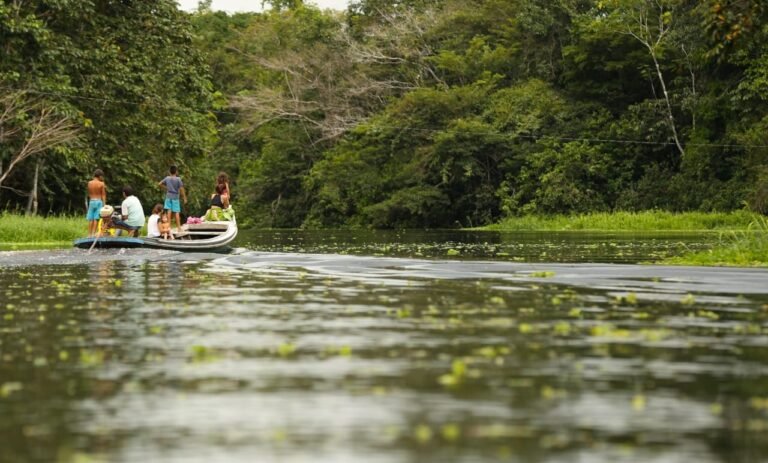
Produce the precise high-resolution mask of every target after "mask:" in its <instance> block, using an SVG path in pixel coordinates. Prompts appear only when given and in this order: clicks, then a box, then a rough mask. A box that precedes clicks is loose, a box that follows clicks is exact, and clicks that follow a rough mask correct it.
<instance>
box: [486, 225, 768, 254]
mask: <svg viewBox="0 0 768 463" xmlns="http://www.w3.org/2000/svg"><path fill="white" fill-rule="evenodd" d="M482 230H496V231H584V232H649V233H653V232H669V231H692V232H707V231H712V232H719V233H721V234H722V235H721V237H720V241H719V243H718V244H717V245H716V246H714V247H713V248H712V249H709V250H707V251H692V252H688V253H685V254H683V255H682V256H677V257H671V258H666V259H663V260H661V261H657V262H654V263H658V264H670V265H700V266H739V267H768V221H767V220H766V219H765V218H764V217H761V216H760V215H758V214H754V213H751V212H748V211H734V212H716V213H705V212H685V213H672V212H664V211H644V212H613V213H592V214H581V215H576V216H563V215H557V216H524V217H510V218H507V219H504V220H502V221H501V222H499V223H498V224H494V225H490V226H488V227H483V228H482Z"/></svg>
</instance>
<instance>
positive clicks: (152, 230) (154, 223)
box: [147, 203, 165, 238]
mask: <svg viewBox="0 0 768 463" xmlns="http://www.w3.org/2000/svg"><path fill="white" fill-rule="evenodd" d="M164 215H165V214H163V205H162V204H160V203H157V204H155V207H153V208H152V215H150V216H149V220H147V236H148V237H150V238H159V237H160V229H159V228H158V221H159V220H160V216H164Z"/></svg>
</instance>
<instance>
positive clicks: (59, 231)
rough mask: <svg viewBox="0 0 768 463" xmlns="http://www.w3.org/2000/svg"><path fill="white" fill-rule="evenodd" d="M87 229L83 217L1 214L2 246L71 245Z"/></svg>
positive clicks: (0, 235)
mask: <svg viewBox="0 0 768 463" xmlns="http://www.w3.org/2000/svg"><path fill="white" fill-rule="evenodd" d="M86 229H87V227H86V221H85V219H84V218H83V217H68V216H50V217H40V216H23V215H18V214H5V213H3V214H0V244H37V245H42V244H47V245H50V244H55V243H71V242H72V240H73V239H75V238H80V237H82V236H83V235H84V234H85V231H86Z"/></svg>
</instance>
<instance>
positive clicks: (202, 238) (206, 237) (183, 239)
mask: <svg viewBox="0 0 768 463" xmlns="http://www.w3.org/2000/svg"><path fill="white" fill-rule="evenodd" d="M236 236H237V222H236V221H235V220H234V219H232V220H227V221H218V222H202V223H192V224H186V225H182V226H181V231H180V232H178V231H177V232H175V233H174V237H175V239H172V240H166V239H163V238H150V237H147V236H145V237H142V238H141V239H142V240H144V246H145V247H149V248H157V249H171V250H174V251H214V250H217V249H221V248H223V247H226V246H227V245H228V244H229V243H231V242H232V240H234V239H235V237H236Z"/></svg>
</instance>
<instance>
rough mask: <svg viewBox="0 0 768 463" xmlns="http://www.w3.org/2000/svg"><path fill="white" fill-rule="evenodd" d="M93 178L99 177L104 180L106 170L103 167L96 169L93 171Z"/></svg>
mask: <svg viewBox="0 0 768 463" xmlns="http://www.w3.org/2000/svg"><path fill="white" fill-rule="evenodd" d="M93 178H98V179H99V180H104V171H103V170H101V169H96V170H94V171H93Z"/></svg>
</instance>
